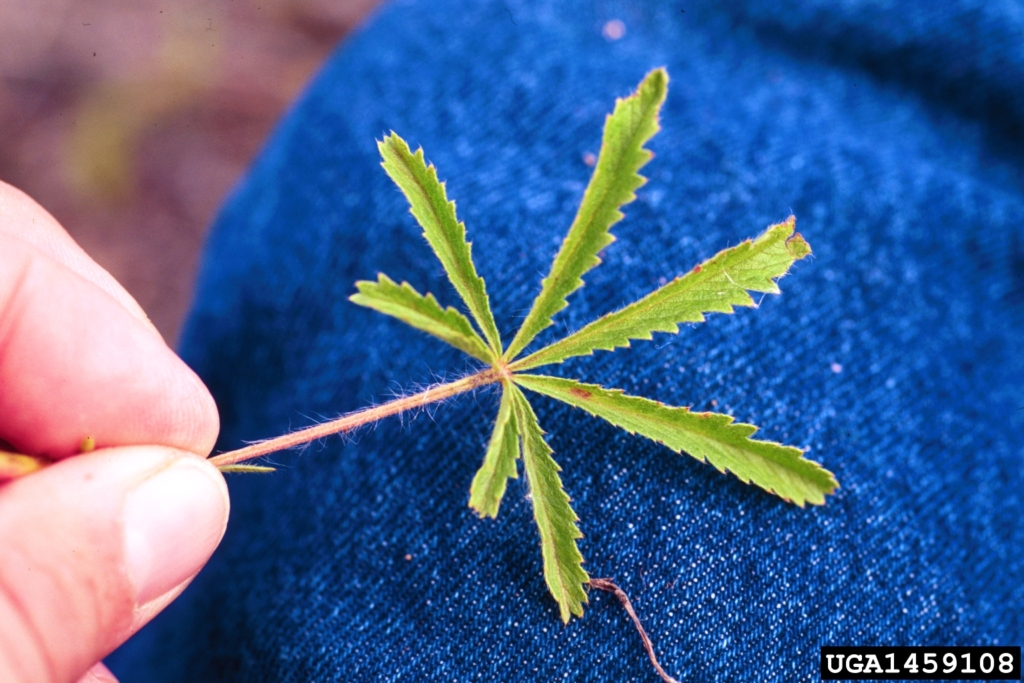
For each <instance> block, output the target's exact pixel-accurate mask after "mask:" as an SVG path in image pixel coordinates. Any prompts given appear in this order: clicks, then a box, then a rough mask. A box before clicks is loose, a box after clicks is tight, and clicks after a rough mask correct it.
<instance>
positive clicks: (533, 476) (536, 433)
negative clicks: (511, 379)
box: [508, 384, 590, 623]
mask: <svg viewBox="0 0 1024 683" xmlns="http://www.w3.org/2000/svg"><path fill="white" fill-rule="evenodd" d="M508 390H509V393H510V394H512V399H513V402H514V408H515V414H516V422H517V423H518V426H519V432H520V434H521V435H522V437H521V438H522V443H523V465H524V467H525V469H526V480H527V482H528V483H529V485H530V497H531V499H532V500H533V517H534V520H536V522H537V529H538V531H540V544H541V554H542V555H543V557H544V580H545V582H546V583H547V584H548V590H550V591H551V595H552V596H554V598H555V600H556V601H557V602H558V609H559V611H560V613H561V615H562V621H563V622H565V623H568V622H569V618H570V616H569V615H570V614H575V615H576V616H578V617H581V616H583V603H585V602H587V593H586V591H585V590H583V586H585V585H586V584H587V583H589V581H590V577H589V576H587V572H585V571H584V570H583V555H581V554H580V551H579V548H577V547H576V539H578V538H582V537H583V534H582V533H580V530H579V527H577V526H576V522H577V521H578V520H579V518H578V517H577V516H576V513H575V512H573V510H572V507H570V506H569V496H568V494H566V492H565V489H563V488H562V480H561V478H559V476H558V473H559V472H560V471H561V469H562V468H560V467H559V466H558V463H556V462H555V461H554V459H552V457H551V452H552V451H551V448H550V447H548V444H547V442H546V441H544V432H543V431H542V430H541V428H540V425H539V424H538V423H537V415H536V414H535V413H534V412H533V408H532V407H530V403H529V401H527V400H526V397H525V396H523V392H522V391H520V390H519V388H518V387H516V386H515V385H513V384H509V386H508Z"/></svg>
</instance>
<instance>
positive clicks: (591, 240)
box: [505, 69, 668, 361]
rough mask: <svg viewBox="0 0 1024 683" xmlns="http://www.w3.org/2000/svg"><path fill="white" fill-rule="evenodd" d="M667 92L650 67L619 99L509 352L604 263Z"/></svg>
mask: <svg viewBox="0 0 1024 683" xmlns="http://www.w3.org/2000/svg"><path fill="white" fill-rule="evenodd" d="M667 91H668V73H667V72H666V71H665V69H655V70H653V71H651V72H650V73H649V74H647V76H645V77H644V80H643V81H641V83H640V85H639V87H638V88H637V90H636V92H635V93H634V94H633V95H630V96H629V97H627V98H625V99H620V100H616V102H615V110H614V111H613V112H612V113H611V114H609V115H608V117H607V119H605V124H604V137H603V139H602V141H601V151H600V154H599V155H598V159H597V165H596V167H595V168H594V174H593V175H592V176H591V178H590V183H589V184H588V185H587V189H586V191H585V192H584V193H583V202H582V203H581V204H580V208H579V211H577V213H576V218H575V219H574V220H573V222H572V226H571V227H570V228H569V234H568V235H567V236H566V238H565V241H564V242H562V247H561V248H560V249H559V250H558V255H557V256H555V261H554V263H553V264H552V265H551V272H550V273H549V274H548V276H547V277H546V278H544V281H543V283H542V284H541V290H540V294H539V295H538V296H537V298H536V299H535V300H534V302H533V307H532V308H531V309H530V312H529V313H528V314H527V316H526V320H524V321H523V324H522V327H520V328H519V331H518V332H517V333H516V336H515V338H514V339H513V340H512V344H511V345H510V346H509V347H508V351H507V352H506V353H505V360H506V361H508V360H510V359H512V358H515V357H516V356H517V355H518V354H519V352H520V351H522V350H523V349H524V348H526V346H527V345H528V344H529V343H530V342H531V341H533V338H534V337H536V336H537V334H538V333H540V331H541V330H543V329H544V328H546V327H548V326H549V325H550V324H551V318H552V316H554V315H555V314H556V313H558V312H559V311H560V310H562V309H563V308H565V307H566V306H567V305H568V302H567V301H566V297H568V296H569V295H570V294H572V293H573V292H575V291H576V290H577V289H579V288H580V287H582V286H583V280H582V277H583V274H584V273H586V272H587V271H588V270H590V269H591V268H593V267H594V266H596V265H597V264H599V263H601V259H600V258H598V256H597V254H598V253H599V252H600V251H601V250H602V249H604V248H605V247H606V246H608V245H609V244H611V242H612V241H614V239H615V238H614V237H613V236H612V235H611V233H610V232H609V231H610V229H611V227H612V226H613V225H615V224H616V223H618V222H619V221H620V220H622V217H623V215H622V212H621V211H619V208H620V207H622V206H623V205H625V204H628V203H629V202H631V201H633V200H634V199H636V194H634V192H635V191H636V189H637V188H638V187H640V186H641V185H643V184H644V183H645V182H647V181H646V179H645V178H644V177H643V176H641V175H640V174H639V173H638V171H639V170H640V168H641V167H642V166H643V165H644V164H646V163H647V162H648V161H649V160H650V158H651V157H652V156H653V155H652V154H651V152H650V151H648V150H646V149H644V147H643V146H644V144H645V143H646V142H647V141H648V140H650V139H651V137H652V136H653V135H654V134H655V133H657V132H658V130H660V128H659V126H658V112H659V111H660V110H661V105H662V103H663V102H664V101H665V94H666V92H667Z"/></svg>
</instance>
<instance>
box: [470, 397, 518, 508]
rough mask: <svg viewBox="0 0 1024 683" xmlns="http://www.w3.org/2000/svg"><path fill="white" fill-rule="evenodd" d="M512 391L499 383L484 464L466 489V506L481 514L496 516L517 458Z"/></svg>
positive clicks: (513, 474)
mask: <svg viewBox="0 0 1024 683" xmlns="http://www.w3.org/2000/svg"><path fill="white" fill-rule="evenodd" d="M512 401H513V399H512V391H511V390H510V385H509V384H508V383H507V382H503V383H502V390H501V404H500V405H499V406H498V419H497V420H495V422H494V431H493V432H492V433H491V442H490V444H488V446H487V454H486V455H485V456H484V463H483V465H481V466H480V469H479V470H478V471H477V473H476V476H475V477H473V484H472V486H470V489H469V507H471V508H472V509H473V510H475V511H476V513H477V514H478V515H480V516H481V517H492V518H496V517H497V516H498V507H499V506H500V505H501V498H502V496H504V495H505V487H506V485H507V484H508V480H509V479H515V478H516V477H517V474H516V459H517V458H518V457H519V430H518V428H517V426H516V418H515V415H514V411H513V409H512Z"/></svg>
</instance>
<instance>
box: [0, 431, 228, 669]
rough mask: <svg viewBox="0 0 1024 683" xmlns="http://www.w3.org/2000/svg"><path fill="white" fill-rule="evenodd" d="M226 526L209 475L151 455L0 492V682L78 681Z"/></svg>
mask: <svg viewBox="0 0 1024 683" xmlns="http://www.w3.org/2000/svg"><path fill="white" fill-rule="evenodd" d="M227 516H228V494H227V487H226V486H225V484H224V479H223V477H221V475H220V473H219V472H217V470H216V469H215V468H213V467H212V466H211V465H210V464H209V463H207V462H206V461H205V460H203V459H201V458H199V457H198V456H195V455H193V454H189V453H185V452H183V451H178V450H175V449H172V448H166V447H161V446H132V447H122V448H110V449H105V450H101V451H96V452H94V453H90V454H87V455H81V456H77V457H74V458H68V459H66V460H63V461H61V462H58V463H56V464H54V465H52V466H50V467H48V468H46V469H44V470H42V471H40V472H38V473H36V474H33V475H30V476H28V477H24V478H22V479H18V480H15V481H13V482H11V483H10V484H8V485H6V486H4V487H3V488H0V548H2V549H3V551H2V552H0V681H11V682H21V681H31V682H33V683H35V682H36V681H41V682H51V683H59V682H67V683H71V682H73V681H76V680H79V678H80V677H81V676H83V674H85V673H86V671H87V670H89V669H90V667H92V665H93V664H95V663H96V662H97V661H98V660H100V659H102V658H103V657H104V656H106V655H107V654H108V653H109V652H111V651H112V650H113V649H114V648H116V647H117V646H118V645H120V644H121V643H122V642H124V641H125V640H126V639H127V638H128V637H129V636H130V635H131V634H132V633H134V632H135V631H137V630H138V629H139V628H141V626H142V625H143V624H145V623H146V622H147V621H148V620H149V619H150V618H152V616H153V615H155V614H156V613H157V612H158V611H159V610H161V609H163V607H164V606H165V605H166V604H167V603H168V602H170V600H172V599H173V598H174V597H176V596H177V595H178V593H180V592H181V590H183V588H184V586H185V585H187V582H188V581H189V580H191V578H192V577H193V576H195V574H196V573H197V572H198V571H199V569H200V568H201V567H202V566H203V564H205V563H206V561H207V559H209V557H210V555H211V554H212V553H213V550H214V548H216V546H217V544H218V543H219V542H220V539H221V537H222V536H223V534H224V529H225V527H226V524H227ZM93 673H95V672H93ZM101 680H105V679H101Z"/></svg>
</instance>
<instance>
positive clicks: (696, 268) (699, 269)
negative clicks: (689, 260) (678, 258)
mask: <svg viewBox="0 0 1024 683" xmlns="http://www.w3.org/2000/svg"><path fill="white" fill-rule="evenodd" d="M702 270H704V269H703V268H701V267H700V264H699V263H698V264H697V265H695V266H694V267H693V272H695V273H699V272H700V271H702Z"/></svg>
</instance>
